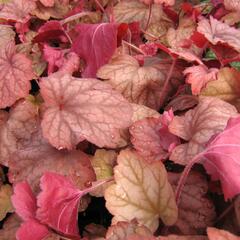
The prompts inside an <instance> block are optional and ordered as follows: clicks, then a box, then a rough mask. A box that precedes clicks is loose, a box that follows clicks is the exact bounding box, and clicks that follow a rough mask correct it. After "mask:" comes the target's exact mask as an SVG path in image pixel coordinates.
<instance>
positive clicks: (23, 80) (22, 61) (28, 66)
mask: <svg viewBox="0 0 240 240" xmlns="http://www.w3.org/2000/svg"><path fill="white" fill-rule="evenodd" d="M33 77H34V74H33V70H32V63H31V61H30V60H29V59H28V58H27V57H26V56H25V55H24V54H21V53H16V52H15V46H14V44H13V43H9V44H8V45H7V46H6V47H4V48H1V50H0V108H5V107H8V106H11V105H12V104H13V103H15V102H16V100H18V99H20V98H23V97H26V96H27V95H28V92H29V90H30V88H31V85H30V80H32V78H33Z"/></svg>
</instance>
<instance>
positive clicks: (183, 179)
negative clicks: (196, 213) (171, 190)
mask: <svg viewBox="0 0 240 240" xmlns="http://www.w3.org/2000/svg"><path fill="white" fill-rule="evenodd" d="M204 154H205V152H201V153H199V154H198V155H196V156H195V157H194V158H193V159H192V160H191V161H190V162H189V163H188V164H187V166H186V167H185V168H184V170H183V172H182V174H181V177H180V179H179V181H178V185H177V188H176V202H177V205H179V201H180V196H181V193H182V189H183V187H184V185H185V183H186V180H187V177H188V175H189V172H190V171H191V169H192V167H193V165H194V164H195V163H198V162H199V161H200V160H201V157H202V156H204Z"/></svg>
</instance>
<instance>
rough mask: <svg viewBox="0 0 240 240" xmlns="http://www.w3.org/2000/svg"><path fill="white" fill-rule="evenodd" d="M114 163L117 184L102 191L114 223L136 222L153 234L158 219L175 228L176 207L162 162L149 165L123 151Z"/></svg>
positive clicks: (130, 152) (135, 155) (137, 156)
mask: <svg viewBox="0 0 240 240" xmlns="http://www.w3.org/2000/svg"><path fill="white" fill-rule="evenodd" d="M117 161H118V165H117V166H116V167H115V168H114V177H115V181H116V184H113V185H111V186H110V187H109V188H107V190H106V191H105V199H106V207H107V209H108V210H109V211H110V212H111V213H112V214H113V215H114V218H113V220H112V221H113V223H115V222H117V221H130V220H132V219H134V218H136V220H137V221H138V222H139V223H140V224H144V225H145V226H147V227H149V228H150V229H151V230H152V231H155V230H156V229H157V227H158V224H159V220H158V219H159V218H161V219H162V221H163V222H164V223H165V224H166V225H172V224H174V223H175V222H176V220H177V206H176V203H175V199H174V194H173V190H172V188H171V185H170V184H169V183H168V181H167V174H166V170H165V168H164V165H163V164H162V162H154V163H153V164H149V163H147V162H146V161H145V160H144V159H143V158H141V157H140V156H139V155H137V154H136V153H135V152H134V151H132V150H124V151H122V152H121V153H120V155H119V156H118V159H117ZM150 186H151V187H150Z"/></svg>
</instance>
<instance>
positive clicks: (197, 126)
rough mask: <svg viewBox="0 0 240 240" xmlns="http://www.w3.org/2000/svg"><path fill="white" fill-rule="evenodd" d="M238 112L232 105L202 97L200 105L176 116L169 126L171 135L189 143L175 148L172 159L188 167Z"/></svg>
mask: <svg viewBox="0 0 240 240" xmlns="http://www.w3.org/2000/svg"><path fill="white" fill-rule="evenodd" d="M236 115H237V110H236V108H235V107H234V106H232V105H231V104H229V103H227V102H224V101H222V100H220V99H217V98H213V97H200V98H199V104H198V105H197V106H196V107H195V108H193V109H191V110H189V111H188V112H186V113H185V115H184V116H175V117H174V118H173V121H172V122H171V123H170V125H169V130H170V132H171V133H173V134H175V135H177V136H179V137H181V138H183V139H184V140H186V141H188V142H187V143H184V144H181V145H178V146H177V147H175V148H174V150H173V152H172V154H171V156H170V159H171V160H172V161H174V162H176V163H179V164H182V165H186V164H187V163H188V162H189V161H190V160H191V159H192V158H193V157H194V156H195V155H196V154H198V153H199V152H201V151H202V150H204V147H205V144H206V143H207V142H208V140H209V139H210V138H211V137H212V136H213V135H214V134H217V133H219V132H220V131H222V130H223V129H224V127H225V126H226V124H227V121H228V119H229V118H230V117H233V116H236Z"/></svg>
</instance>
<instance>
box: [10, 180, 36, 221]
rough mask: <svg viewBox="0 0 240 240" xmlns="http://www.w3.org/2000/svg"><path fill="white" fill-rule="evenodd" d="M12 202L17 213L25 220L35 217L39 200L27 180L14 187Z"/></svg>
mask: <svg viewBox="0 0 240 240" xmlns="http://www.w3.org/2000/svg"><path fill="white" fill-rule="evenodd" d="M12 203H13V206H14V207H15V209H16V212H17V214H18V215H19V216H20V217H21V218H22V219H23V220H24V221H29V220H32V219H35V215H36V210H37V202H36V198H35V196H34V195H33V192H32V189H31V188H30V186H29V184H28V183H27V182H26V181H25V182H21V183H18V184H17V185H16V186H15V187H14V194H13V196H12Z"/></svg>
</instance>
